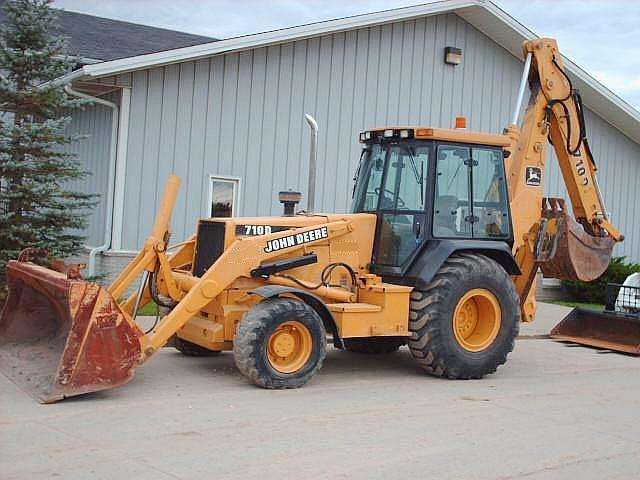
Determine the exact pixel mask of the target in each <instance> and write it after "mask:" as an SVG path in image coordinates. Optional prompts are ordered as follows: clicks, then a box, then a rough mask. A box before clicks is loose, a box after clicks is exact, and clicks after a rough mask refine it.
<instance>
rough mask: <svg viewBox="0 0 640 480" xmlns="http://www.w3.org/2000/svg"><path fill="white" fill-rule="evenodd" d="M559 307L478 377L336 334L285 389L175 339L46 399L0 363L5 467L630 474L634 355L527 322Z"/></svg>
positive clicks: (64, 473) (77, 472)
mask: <svg viewBox="0 0 640 480" xmlns="http://www.w3.org/2000/svg"><path fill="white" fill-rule="evenodd" d="M568 311H569V309H566V308H564V307H556V306H546V305H544V304H541V309H540V314H539V318H538V323H537V326H536V327H534V326H533V325H531V326H524V327H523V333H525V336H524V338H522V339H520V340H518V342H517V344H516V349H515V351H514V353H513V354H512V355H511V356H510V359H509V361H508V362H507V364H506V365H505V366H503V367H502V368H500V369H499V370H498V372H497V373H496V374H494V375H491V376H489V377H487V378H485V379H483V380H477V381H447V380H442V379H437V378H432V377H428V376H425V375H423V374H422V372H421V371H420V369H419V368H418V367H417V366H416V364H415V363H414V362H413V360H412V358H411V356H410V354H409V352H408V350H407V349H406V348H404V349H402V350H401V351H400V352H398V353H395V354H391V355H383V356H376V357H372V356H365V355H357V354H352V353H345V352H340V351H336V350H333V349H331V350H330V351H329V353H328V356H327V360H326V362H325V365H324V367H323V369H322V371H321V372H320V374H319V375H318V376H316V377H315V378H314V379H313V380H312V381H311V383H310V384H309V385H307V386H306V387H304V388H302V389H299V390H290V391H268V390H262V389H259V388H256V387H254V386H252V385H250V384H248V383H247V381H246V380H245V379H244V378H243V377H242V376H241V375H240V374H239V373H238V372H237V371H236V369H235V366H234V364H233V357H232V355H231V354H223V355H221V356H219V357H214V358H187V357H183V356H182V355H180V354H179V353H178V352H176V351H175V350H173V349H164V350H163V351H162V352H160V353H159V354H158V355H157V358H154V360H153V361H151V362H150V363H149V364H147V365H144V366H143V367H141V368H140V369H139V370H138V373H137V375H136V378H135V379H134V380H133V381H132V382H131V383H129V384H128V385H126V386H124V387H122V388H119V389H115V390H110V391H107V392H100V393H97V394H92V395H89V396H85V397H80V398H76V399H71V400H67V401H65V402H62V403H59V404H55V405H46V406H43V405H39V404H37V403H36V402H35V401H33V400H32V399H31V398H30V397H27V396H26V395H25V394H24V393H22V392H21V391H20V390H19V389H17V388H16V387H15V386H14V385H13V384H11V383H10V382H9V381H8V380H6V379H5V378H4V377H0V478H1V479H3V480H8V479H30V480H31V479H41V478H42V479H49V478H64V479H94V478H99V479H116V478H121V477H122V478H136V479H153V480H163V479H203V478H207V479H250V478H260V479H261V480H267V479H271V478H278V479H289V478H300V479H311V478H334V479H335V478H345V479H347V478H348V479H352V478H356V479H360V478H362V479H378V478H379V479H396V478H438V479H441V478H465V479H494V478H499V479H511V478H526V479H547V478H563V479H564V478H581V479H582V478H583V479H591V478H593V479H608V478H637V477H638V471H639V470H640V415H639V414H638V412H640V359H638V358H634V357H630V356H624V355H619V354H611V353H601V352H599V351H598V350H594V349H589V348H583V347H569V346H566V345H564V344H560V343H556V342H553V341H551V340H546V339H540V338H533V337H534V336H535V335H538V334H539V333H540V332H541V333H545V329H546V331H547V332H548V328H550V327H551V326H553V325H555V323H557V321H559V320H560V318H562V316H563V315H564V314H566V313H567V312H568ZM534 325H536V324H534ZM527 329H529V330H527ZM529 331H531V332H534V334H535V335H527V334H526V332H529Z"/></svg>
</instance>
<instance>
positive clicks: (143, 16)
mask: <svg viewBox="0 0 640 480" xmlns="http://www.w3.org/2000/svg"><path fill="white" fill-rule="evenodd" d="M420 3H427V2H425V1H411V0H350V1H345V0H269V1H264V0H200V1H199V0H56V1H55V2H54V5H55V6H56V7H59V8H64V9H67V10H71V11H75V12H82V13H89V14H92V15H98V16H102V17H107V18H115V19H118V20H125V21H129V22H135V23H143V24H147V25H153V26H158V27H164V28H170V29H174V30H181V31H185V32H190V33H197V34H201V35H207V36H212V37H216V38H229V37H235V36H238V35H244V34H248V33H256V32H262V31H265V30H274V29H277V28H283V27H290V26H294V25H301V24H304V23H310V22H316V21H319V20H327V19H331V18H339V17H344V16H349V15H357V14H361V13H369V12H375V11H379V10H385V9H389V8H395V7H403V6H407V5H417V4H420ZM495 3H497V4H498V5H500V6H501V7H502V8H504V9H505V10H506V11H507V12H508V13H509V14H511V15H512V16H513V17H515V18H516V19H518V20H519V21H520V22H522V23H523V24H524V25H526V26H527V27H529V28H530V29H531V30H533V31H534V32H535V33H537V34H538V35H540V36H548V37H554V38H556V39H557V40H558V42H559V44H560V48H561V50H562V51H563V53H564V54H565V55H567V56H568V57H569V58H571V59H572V60H573V61H575V62H576V63H577V64H578V65H580V66H581V67H583V68H584V69H585V70H587V71H588V72H589V73H590V74H591V75H593V76H594V77H596V78H597V79H598V80H600V81H601V82H602V83H604V84H605V85H606V86H607V87H609V88H610V89H611V90H613V91H614V92H616V93H617V94H618V95H619V96H620V97H622V98H623V99H624V100H626V101H627V102H628V103H630V104H631V105H633V106H634V107H635V108H636V109H638V110H640V0H496V1H495Z"/></svg>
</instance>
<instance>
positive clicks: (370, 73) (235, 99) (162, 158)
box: [123, 14, 640, 260]
mask: <svg viewBox="0 0 640 480" xmlns="http://www.w3.org/2000/svg"><path fill="white" fill-rule="evenodd" d="M445 46H457V47H461V48H462V49H463V62H462V64H461V65H459V66H456V67H453V66H450V65H446V64H445V63H444V47H445ZM521 70H522V63H521V62H520V61H519V60H518V59H517V58H515V57H513V56H512V55H511V54H509V53H508V52H507V51H506V50H504V49H502V48H501V47H499V46H498V45H496V43H495V42H493V41H492V40H491V39H489V38H488V37H486V36H485V35H484V34H482V33H481V32H479V31H478V30H476V29H475V28H474V27H473V26H471V25H470V24H468V23H467V22H465V21H464V20H462V19H461V18H459V17H457V16H456V15H455V14H448V15H439V16H434V17H427V18H422V19H417V20H412V21H407V22H398V23H393V24H387V25H382V26H374V27H370V28H365V29H359V30H354V31H348V32H343V33H337V34H333V35H326V36H322V37H316V38H310V39H306V40H301V41H296V42H292V43H287V44H282V45H275V46H270V47H266V48H256V49H253V50H248V51H244V52H241V53H230V54H226V55H219V56H215V57H212V58H209V59H204V60H199V61H197V62H184V63H181V64H178V65H170V66H166V67H161V68H156V69H150V70H145V71H139V72H134V73H133V74H131V75H130V77H127V78H126V79H124V80H123V81H125V80H126V81H130V82H131V84H132V86H133V89H132V101H131V117H130V127H129V128H130V132H129V149H128V158H127V182H126V186H125V197H126V198H125V210H126V212H125V225H124V234H123V248H125V249H132V250H133V249H137V248H139V247H140V245H141V244H142V242H143V241H144V238H145V236H146V235H147V233H148V231H149V229H150V228H151V222H152V219H153V214H154V210H155V205H156V203H157V200H158V197H159V195H160V192H161V190H162V185H163V182H164V180H165V179H166V177H167V175H168V174H169V173H170V172H171V171H173V172H175V173H177V174H178V175H180V176H181V177H182V179H183V188H182V191H181V193H180V199H179V201H178V205H177V207H176V211H175V214H174V222H173V224H174V230H175V240H181V239H183V238H185V237H186V236H188V235H189V234H191V233H192V232H193V230H194V227H195V223H196V221H197V219H198V217H200V216H203V215H206V213H207V205H206V202H207V199H208V181H209V180H208V177H209V174H215V175H227V176H234V177H240V178H242V184H241V189H242V190H241V192H240V205H239V209H238V212H239V214H240V215H273V214H279V213H280V212H281V210H282V206H281V205H280V204H279V203H278V201H277V192H278V191H280V190H285V189H289V188H291V189H294V190H299V191H301V192H303V201H302V205H301V206H302V207H304V206H305V204H306V187H307V175H308V165H307V162H308V152H309V131H308V128H307V127H306V125H305V124H304V121H303V114H304V113H310V114H311V115H313V116H314V117H315V118H316V119H317V120H318V123H319V125H320V135H319V152H318V159H319V169H318V172H317V184H316V195H317V198H316V206H317V210H318V211H321V210H324V211H338V212H340V211H346V210H348V208H349V204H350V200H351V187H352V181H351V178H352V176H353V172H354V171H355V169H356V165H357V162H358V158H359V150H360V149H359V145H358V143H357V134H358V132H360V131H361V130H363V129H365V128H367V127H372V126H383V125H387V124H404V123H410V124H424V125H433V126H441V127H451V126H452V125H453V121H454V117H455V116H456V115H465V116H466V117H468V120H469V127H470V129H473V130H481V131H487V132H500V131H501V130H502V128H503V127H504V126H506V125H507V123H508V122H509V120H510V115H511V109H512V106H513V102H514V101H515V96H516V93H517V87H518V82H519V78H520V74H521ZM587 122H588V124H589V125H588V128H589V132H590V137H591V139H592V146H593V149H594V154H596V157H597V158H598V159H600V164H601V172H600V173H601V175H600V178H601V182H602V187H603V190H604V196H605V199H606V200H607V205H608V207H609V209H610V210H611V211H613V212H614V215H613V219H614V220H615V221H616V222H617V223H618V224H620V226H621V228H622V229H623V231H624V232H625V233H626V234H627V235H628V237H629V238H630V241H628V242H626V243H625V244H624V245H623V246H622V247H621V248H620V249H619V252H620V253H623V254H627V255H629V256H631V257H633V258H635V259H636V260H640V230H638V229H639V228H640V222H633V220H632V219H633V215H634V213H632V211H633V210H636V209H637V210H639V211H638V212H635V214H640V207H636V203H637V201H634V200H635V199H636V197H635V188H636V186H637V184H638V182H639V178H640V177H639V175H640V171H639V169H640V147H639V146H638V145H637V144H635V143H633V142H632V141H631V140H629V139H627V138H626V137H624V136H623V135H621V134H620V133H619V132H618V131H617V130H615V129H613V128H612V127H611V126H610V125H609V124H607V123H606V122H604V121H603V120H602V119H600V118H599V117H597V116H595V115H593V114H591V113H590V112H587ZM546 186H547V191H548V192H549V194H556V193H562V188H560V186H561V181H560V179H559V172H558V169H557V166H556V164H555V162H554V161H550V170H549V174H548V175H547V178H546ZM633 230H635V232H634V231H633Z"/></svg>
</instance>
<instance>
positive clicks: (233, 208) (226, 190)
mask: <svg viewBox="0 0 640 480" xmlns="http://www.w3.org/2000/svg"><path fill="white" fill-rule="evenodd" d="M239 190H240V179H239V178H234V177H219V176H216V175H211V176H210V177H209V212H208V213H209V216H211V217H233V216H234V215H235V214H236V212H237V209H238V192H239Z"/></svg>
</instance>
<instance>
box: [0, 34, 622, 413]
mask: <svg viewBox="0 0 640 480" xmlns="http://www.w3.org/2000/svg"><path fill="white" fill-rule="evenodd" d="M524 54H525V57H526V63H525V71H524V74H523V77H522V83H521V86H520V93H519V96H518V105H517V107H516V113H515V115H514V120H513V124H512V125H510V126H509V127H508V128H507V129H506V130H505V133H504V134H502V135H494V134H486V133H477V132H470V131H468V130H467V129H466V128H465V125H464V120H463V119H460V120H458V121H457V122H456V123H457V125H456V128H453V129H440V128H430V127H405V126H401V127H386V128H379V129H371V130H366V131H364V132H363V133H362V134H360V138H359V140H360V142H361V144H362V147H363V150H362V155H361V161H360V166H359V168H358V173H357V180H356V183H355V187H354V192H353V209H352V213H349V214H321V213H312V212H306V213H299V214H297V215H288V216H282V217H256V218H206V219H202V220H200V222H199V223H198V225H197V232H196V234H195V235H194V236H193V237H192V238H190V239H189V240H187V241H185V242H183V243H181V244H178V245H174V246H169V244H168V241H169V236H170V218H171V212H172V209H173V206H174V203H175V200H176V197H177V195H178V189H179V183H180V181H179V179H178V178H177V177H175V176H172V177H171V178H170V179H169V181H168V183H167V186H166V190H165V195H164V200H163V203H162V204H161V205H160V206H159V208H158V213H157V220H156V223H155V226H154V228H153V231H152V232H151V235H150V236H149V237H148V239H147V241H146V242H145V244H144V247H143V248H142V250H141V252H140V253H139V254H138V255H137V257H136V258H135V259H134V260H133V261H131V263H130V264H129V265H128V266H127V267H126V268H125V269H124V271H122V273H121V274H120V276H119V277H118V278H117V280H115V281H114V282H113V284H112V285H111V286H110V287H109V288H106V289H105V288H102V287H100V286H98V285H96V284H94V283H90V282H87V281H84V280H82V279H81V278H80V276H79V274H78V272H77V269H67V270H66V271H65V269H62V268H60V269H59V270H61V271H56V270H53V269H49V268H45V267H43V266H39V265H36V264H34V263H32V262H30V261H29V259H28V258H27V257H28V255H27V253H28V252H27V253H25V255H24V256H23V258H20V259H18V260H16V261H12V262H10V264H9V266H8V268H7V275H8V282H9V288H10V292H9V297H8V301H7V303H6V305H5V306H4V309H3V312H2V317H1V319H0V368H1V369H2V371H3V372H4V373H5V374H6V375H8V376H9V377H10V378H11V379H12V380H14V381H15V382H16V383H18V384H19V385H20V386H21V387H23V388H24V389H26V390H27V391H29V392H30V393H31V394H32V395H34V396H35V397H36V398H38V399H39V400H40V401H42V402H55V401H57V400H60V399H63V398H65V397H69V396H72V395H78V394H82V393H85V392H92V391H97V390H102V389H106V388H111V387H114V386H117V385H120V384H123V383H125V382H127V381H128V380H130V379H131V378H132V376H133V372H134V370H135V368H136V367H137V366H139V365H140V364H142V363H145V362H146V361H147V360H149V359H150V358H151V357H153V355H154V354H155V353H156V352H158V350H159V349H161V348H162V347H164V346H166V345H168V344H169V345H173V346H175V348H177V349H178V350H180V351H181V352H183V353H185V354H188V355H213V354H216V353H218V352H221V351H225V350H229V351H230V350H232V351H233V355H234V357H235V362H236V365H237V366H238V369H239V370H240V371H241V372H242V373H243V374H244V375H245V376H246V377H248V378H249V379H250V380H251V381H252V382H254V383H255V384H257V385H259V386H261V387H265V388H276V389H281V388H296V387H300V386H302V385H304V384H305V383H306V382H307V381H308V380H309V379H310V378H311V377H312V376H313V375H315V374H316V373H317V372H318V370H319V369H320V367H321V366H322V362H323V359H324V357H325V354H326V344H327V337H328V336H329V337H330V338H331V339H332V342H333V344H334V345H335V347H337V348H339V349H344V350H348V351H354V352H372V353H376V352H389V351H393V350H396V349H398V348H399V347H400V346H401V345H403V344H408V346H409V350H410V352H411V354H412V355H413V357H414V358H415V360H416V361H417V362H418V363H419V364H420V366H421V367H422V368H423V369H424V370H425V371H426V372H428V373H430V374H433V375H436V376H441V377H446V378H452V379H469V378H480V377H483V376H484V375H486V374H489V373H492V372H494V371H495V370H496V368H497V367H498V366H499V365H501V364H503V363H504V362H505V361H506V359H507V355H508V354H509V352H511V350H512V349H513V347H514V340H515V338H516V336H517V334H518V329H519V324H520V321H521V320H522V321H525V322H529V321H531V320H532V319H533V317H534V313H535V275H536V272H537V270H538V268H541V269H542V270H543V272H544V273H545V274H547V275H548V276H552V277H556V278H570V279H582V280H591V279H595V278H596V277H598V276H599V275H600V274H601V273H602V272H603V271H604V270H605V269H606V267H607V265H608V263H609V259H610V257H611V252H612V248H613V246H614V245H615V243H616V242H618V241H621V240H622V235H621V234H620V233H619V232H618V231H617V230H616V229H615V228H614V226H613V225H612V224H611V223H610V221H609V219H608V216H607V212H606V210H605V207H604V204H603V200H602V198H601V196H600V192H599V189H598V185H597V183H596V177H595V173H596V165H595V163H594V160H593V158H592V155H591V152H590V150H589V145H588V143H587V139H586V136H585V127H584V121H583V117H582V103H581V102H580V98H579V95H578V93H577V92H576V91H575V90H574V89H573V88H572V85H571V81H570V79H569V77H568V76H567V75H566V73H565V70H564V67H563V62H562V58H561V56H560V54H559V52H558V49H557V45H556V42H555V41H554V40H551V39H539V40H535V41H531V42H526V43H525V44H524ZM527 84H528V85H529V87H530V92H531V95H530V101H529V105H528V107H527V109H526V113H525V114H524V119H523V122H522V127H521V128H519V127H518V126H517V123H518V122H517V121H518V112H519V110H520V104H521V103H522V99H523V97H524V93H525V90H526V85H527ZM548 141H550V142H551V144H552V145H553V147H554V149H555V152H556V156H557V158H558V161H559V163H560V167H561V170H562V175H563V178H564V181H565V184H566V186H567V188H568V192H569V196H570V200H571V205H572V206H573V216H574V217H575V219H574V217H572V216H571V215H570V214H569V212H568V211H567V209H566V207H565V204H564V202H563V201H562V200H560V199H551V198H543V193H542V189H543V187H542V185H543V179H544V174H545V164H546V160H547V143H548ZM291 210H292V208H290V207H289V208H288V211H289V212H290V211H291ZM136 281H139V287H138V289H137V291H136V292H135V293H134V294H132V295H130V296H129V297H128V298H125V294H126V292H127V291H128V290H129V288H130V286H131V285H134V282H136ZM150 301H155V302H156V303H157V304H158V305H160V306H162V307H163V309H165V315H164V316H162V318H161V319H160V320H159V323H158V324H157V325H156V326H155V327H154V328H153V329H152V330H151V331H147V332H145V331H143V330H142V329H141V327H140V326H138V324H137V323H136V314H137V312H138V311H139V309H140V308H141V307H142V306H143V305H145V304H147V303H149V302H150ZM574 333H576V332H574ZM577 333H579V332H577Z"/></svg>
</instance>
